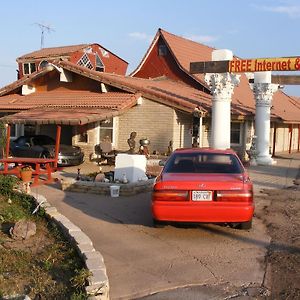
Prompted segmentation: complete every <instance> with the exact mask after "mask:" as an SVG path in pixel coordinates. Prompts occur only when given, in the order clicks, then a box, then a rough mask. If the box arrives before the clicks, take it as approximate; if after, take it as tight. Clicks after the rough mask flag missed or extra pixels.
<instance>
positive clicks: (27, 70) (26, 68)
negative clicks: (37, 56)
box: [23, 63, 36, 74]
mask: <svg viewBox="0 0 300 300" xmlns="http://www.w3.org/2000/svg"><path fill="white" fill-rule="evenodd" d="M35 71H36V67H35V63H24V64H23V74H31V73H33V72H35Z"/></svg>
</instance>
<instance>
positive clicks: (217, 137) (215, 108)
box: [205, 73, 240, 149]
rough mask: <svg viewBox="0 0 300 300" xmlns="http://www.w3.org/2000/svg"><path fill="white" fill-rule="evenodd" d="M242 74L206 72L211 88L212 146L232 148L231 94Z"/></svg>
mask: <svg viewBox="0 0 300 300" xmlns="http://www.w3.org/2000/svg"><path fill="white" fill-rule="evenodd" d="M239 77H240V75H234V74H230V73H221V74H206V75H205V80H206V82H207V83H208V84H209V86H210V88H211V92H212V95H213V98H212V126H211V147H213V148H216V149H228V148H230V122H231V96H232V94H233V89H234V87H235V86H236V85H238V84H239V82H240V80H239Z"/></svg>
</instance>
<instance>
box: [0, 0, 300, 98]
mask: <svg viewBox="0 0 300 300" xmlns="http://www.w3.org/2000/svg"><path fill="white" fill-rule="evenodd" d="M1 12H2V14H1V18H0V32H1V47H0V87H3V86H4V85H6V84H9V83H11V82H13V81H15V80H16V69H17V64H16V58H17V57H19V56H22V55H24V54H26V53H29V52H32V51H35V50H38V49H40V47H41V32H42V31H41V28H40V26H39V25H38V24H43V25H46V26H48V27H49V28H51V30H50V31H47V30H45V32H44V47H45V48H47V47H57V46H67V45H76V44H85V43H98V44H100V45H102V46H103V47H105V48H107V49H109V50H110V51H112V52H113V53H115V54H117V55H118V56H119V57H121V58H123V59H124V60H126V61H127V62H128V63H129V67H128V73H129V72H131V71H133V70H134V69H135V68H136V67H137V65H138V64H139V62H140V61H141V59H142V58H143V56H144V54H145V52H146V51H147V49H148V47H149V45H150V43H151V40H152V39H153V37H154V36H155V34H156V32H157V30H158V28H162V29H164V30H166V31H168V32H170V33H173V34H175V35H178V36H182V37H185V38H188V39H191V40H194V41H196V42H199V43H202V44H205V45H208V46H211V47H215V48H217V49H230V50H231V51H232V52H233V54H234V55H236V56H238V57H241V58H260V57H261V58H264V57H283V56H300V38H299V37H300V34H299V29H300V1H299V0H214V1H212V0H185V1H183V0H151V1H149V0H126V1H125V0H106V1H104V0H98V1H97V0H89V1H78V0H60V1H58V0H51V1H44V0H39V1H33V0H26V1H24V0H10V1H3V2H2V3H1ZM293 74H300V73H298V72H296V73H294V72H289V75H293ZM284 92H286V93H288V94H289V95H292V96H300V86H286V87H285V88H284Z"/></svg>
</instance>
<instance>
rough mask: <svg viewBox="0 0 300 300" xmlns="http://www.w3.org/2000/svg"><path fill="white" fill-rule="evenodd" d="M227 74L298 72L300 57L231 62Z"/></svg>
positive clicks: (299, 69)
mask: <svg viewBox="0 0 300 300" xmlns="http://www.w3.org/2000/svg"><path fill="white" fill-rule="evenodd" d="M228 71H229V72H233V73H243V72H263V71H300V56H296V57H277V58H256V59H241V60H232V61H230V62H229V70H228Z"/></svg>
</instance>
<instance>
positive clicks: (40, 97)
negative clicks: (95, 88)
mask: <svg viewBox="0 0 300 300" xmlns="http://www.w3.org/2000/svg"><path fill="white" fill-rule="evenodd" d="M138 97H139V94H137V95H133V94H129V93H111V92H109V93H93V92H88V91H59V92H58V91H57V92H36V93H32V94H29V95H26V96H21V95H18V94H12V95H7V96H2V97H1V98H0V109H13V110H23V109H29V108H37V107H59V108H79V107H81V108H82V107H83V108H105V109H111V110H122V109H125V108H128V107H131V106H133V105H134V104H135V103H136V101H137V98H138Z"/></svg>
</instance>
